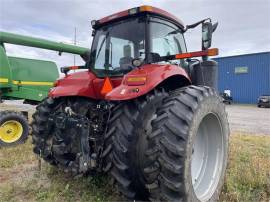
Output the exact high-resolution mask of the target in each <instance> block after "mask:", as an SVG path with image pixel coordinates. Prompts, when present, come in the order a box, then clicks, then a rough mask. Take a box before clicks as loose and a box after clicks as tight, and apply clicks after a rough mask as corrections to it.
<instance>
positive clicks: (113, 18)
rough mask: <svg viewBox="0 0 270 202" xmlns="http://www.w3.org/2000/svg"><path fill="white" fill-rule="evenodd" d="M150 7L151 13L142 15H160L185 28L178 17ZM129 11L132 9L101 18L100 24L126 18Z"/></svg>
mask: <svg viewBox="0 0 270 202" xmlns="http://www.w3.org/2000/svg"><path fill="white" fill-rule="evenodd" d="M141 7H144V6H141ZM150 7H151V11H148V10H147V11H140V13H143V12H148V13H154V14H158V15H161V16H164V17H166V18H170V19H172V20H174V21H175V22H178V23H179V24H180V25H182V26H183V27H184V23H183V22H182V21H181V20H180V19H179V18H177V17H176V16H174V15H172V14H170V13H168V12H167V11H165V10H162V9H160V8H156V7H152V6H150ZM131 9H132V8H131ZM138 9H139V7H138ZM129 10H130V9H128V10H124V11H121V12H118V13H115V14H112V15H109V16H107V17H104V18H101V19H100V20H98V22H99V23H100V24H103V23H108V22H110V21H113V20H116V19H118V18H122V17H126V16H128V15H129Z"/></svg>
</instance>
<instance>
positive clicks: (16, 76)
mask: <svg viewBox="0 0 270 202" xmlns="http://www.w3.org/2000/svg"><path fill="white" fill-rule="evenodd" d="M6 43H8V44H15V45H22V46H29V47H36V48H41V49H47V50H54V51H58V52H59V54H60V55H61V53H62V52H65V53H72V54H77V55H80V56H81V57H82V58H83V59H84V60H87V57H88V52H89V49H87V48H83V47H79V46H74V45H68V44H64V43H58V42H54V41H49V40H45V39H39V38H34V37H28V36H22V35H18V34H12V33H7V32H0V101H2V100H24V103H26V104H33V105H35V104H38V103H39V102H40V101H41V100H43V99H44V98H45V97H47V92H48V90H49V89H50V88H51V87H52V86H53V83H54V81H55V80H56V79H57V78H58V77H59V71H58V68H57V66H56V64H55V63H54V62H52V61H45V60H35V59H28V58H18V57H11V56H8V55H7V54H6V50H5V46H4V44H6ZM27 118H28V114H27V112H26V111H21V112H15V111H0V147H1V146H11V145H16V144H19V143H22V142H24V141H25V140H26V138H27V136H28V134H29V125H28V120H27Z"/></svg>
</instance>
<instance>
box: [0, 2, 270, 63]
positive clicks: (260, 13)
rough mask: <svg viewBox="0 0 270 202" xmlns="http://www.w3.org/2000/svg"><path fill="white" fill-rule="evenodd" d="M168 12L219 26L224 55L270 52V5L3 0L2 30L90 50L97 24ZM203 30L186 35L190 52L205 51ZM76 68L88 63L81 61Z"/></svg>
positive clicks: (33, 52) (28, 53)
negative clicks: (145, 8)
mask: <svg viewBox="0 0 270 202" xmlns="http://www.w3.org/2000/svg"><path fill="white" fill-rule="evenodd" d="M143 4H147V5H152V6H156V7H159V8H162V9H164V10H166V11H168V12H170V13H172V14H174V15H176V16H177V17H178V18H180V19H181V20H182V21H184V23H185V24H191V23H194V22H196V21H199V20H201V19H204V18H206V17H211V18H212V19H213V21H218V22H219V27H218V29H217V31H216V32H215V33H214V36H213V43H212V46H213V47H217V48H219V49H220V56H228V55H235V54H246V53H253V52H264V51H270V14H269V10H270V1H269V0H219V1H217V0H185V1H183V0H156V1H151V0H148V1H146V0H130V1H128V0H121V1H120V0H114V1H112V0H111V1H108V0H103V1H101V0H99V1H90V0H76V1H71V0H55V1H53V0H0V30H1V31H7V32H13V33H18V34H25V35H30V36H36V37H42V38H46V39H51V40H55V41H61V42H66V43H73V37H74V28H75V27H76V28H77V44H78V45H81V46H84V47H90V44H91V40H92V38H91V26H90V22H91V20H93V19H99V18H102V17H104V16H106V15H110V14H113V13H115V12H118V11H121V10H125V9H128V8H132V7H135V6H139V5H143ZM200 31H201V30H200V28H198V29H196V30H192V31H188V32H187V33H186V35H185V37H186V42H187V45H188V50H189V51H195V50H199V49H200V42H201V33H200ZM7 51H8V54H9V55H15V56H21V57H30V58H39V59H40V58H43V59H47V60H53V61H55V62H56V63H57V65H58V66H66V65H72V64H73V55H71V54H63V55H62V56H61V57H59V56H58V54H57V53H56V52H52V51H46V50H40V49H36V48H26V47H22V46H14V45H8V46H7ZM76 63H77V64H81V63H82V61H81V59H80V58H79V57H76Z"/></svg>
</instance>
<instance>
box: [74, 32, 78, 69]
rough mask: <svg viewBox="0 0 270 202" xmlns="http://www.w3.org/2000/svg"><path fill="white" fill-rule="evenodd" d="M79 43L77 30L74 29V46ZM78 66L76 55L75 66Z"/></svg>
mask: <svg viewBox="0 0 270 202" xmlns="http://www.w3.org/2000/svg"><path fill="white" fill-rule="evenodd" d="M76 43H77V28H76V27H75V29H74V45H76ZM75 65H76V55H74V66H75Z"/></svg>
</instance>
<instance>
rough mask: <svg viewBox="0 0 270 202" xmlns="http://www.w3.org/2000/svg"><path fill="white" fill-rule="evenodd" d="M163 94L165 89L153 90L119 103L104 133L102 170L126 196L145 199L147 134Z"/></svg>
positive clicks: (146, 195)
mask: <svg viewBox="0 0 270 202" xmlns="http://www.w3.org/2000/svg"><path fill="white" fill-rule="evenodd" d="M166 96H167V93H165V92H159V91H154V92H152V93H149V94H148V95H146V96H145V97H140V98H137V99H136V100H131V101H126V102H122V103H120V104H119V105H117V106H116V107H115V108H114V109H113V111H112V115H111V118H110V120H109V125H108V128H109V131H108V133H107V134H106V135H105V147H104V148H105V149H104V152H103V157H104V161H105V165H104V171H105V172H110V175H111V177H112V178H113V179H114V182H116V186H117V188H118V191H120V193H122V194H123V195H124V196H125V197H126V198H128V199H135V200H147V199H148V195H149V193H148V190H147V189H146V187H145V176H144V172H143V169H144V168H145V167H147V166H148V162H146V161H145V159H146V158H145V154H144V153H145V150H146V148H147V144H148V141H147V139H146V137H147V134H148V133H151V132H152V127H151V121H152V119H154V118H155V116H156V115H155V114H156V110H157V108H158V107H159V106H160V105H161V103H162V100H163V99H164V98H165V97H166Z"/></svg>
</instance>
